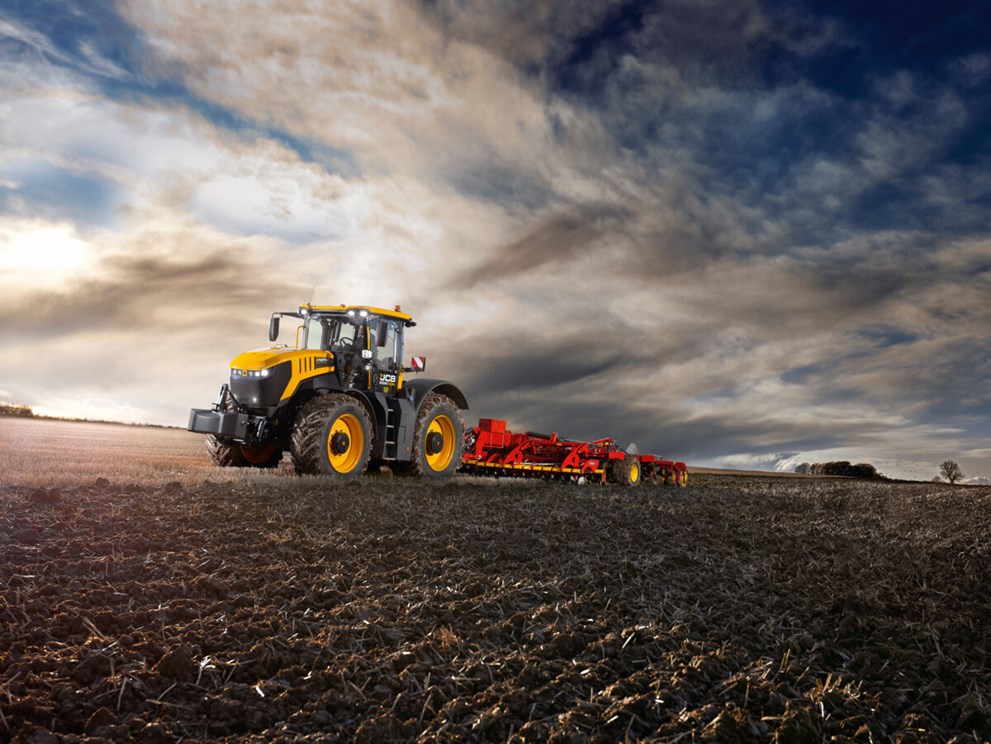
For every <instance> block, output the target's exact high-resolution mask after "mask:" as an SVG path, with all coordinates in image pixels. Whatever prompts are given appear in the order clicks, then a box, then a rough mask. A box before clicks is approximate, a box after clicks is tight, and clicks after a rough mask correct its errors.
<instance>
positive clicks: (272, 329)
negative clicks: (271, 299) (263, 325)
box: [268, 315, 279, 341]
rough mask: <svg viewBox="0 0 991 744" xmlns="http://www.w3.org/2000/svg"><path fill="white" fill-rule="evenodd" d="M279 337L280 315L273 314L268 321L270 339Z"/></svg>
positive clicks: (273, 339)
mask: <svg viewBox="0 0 991 744" xmlns="http://www.w3.org/2000/svg"><path fill="white" fill-rule="evenodd" d="M278 337H279V316H278V315H273V316H272V319H271V320H270V321H268V340H269V341H275V339H277V338H278Z"/></svg>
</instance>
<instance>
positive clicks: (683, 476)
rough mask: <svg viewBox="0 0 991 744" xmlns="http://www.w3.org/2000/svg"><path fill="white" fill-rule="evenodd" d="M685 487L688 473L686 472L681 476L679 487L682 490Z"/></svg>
mask: <svg viewBox="0 0 991 744" xmlns="http://www.w3.org/2000/svg"><path fill="white" fill-rule="evenodd" d="M687 485H688V471H687V470H686V471H684V472H683V473H682V474H681V486H682V488H684V487H685V486H687Z"/></svg>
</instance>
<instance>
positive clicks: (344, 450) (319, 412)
mask: <svg viewBox="0 0 991 744" xmlns="http://www.w3.org/2000/svg"><path fill="white" fill-rule="evenodd" d="M371 453H372V422H371V419H370V418H369V416H368V412H367V411H366V410H365V407H364V406H363V405H362V404H361V403H360V402H359V401H357V400H355V399H354V398H352V397H350V396H347V395H334V394H330V395H321V396H319V397H317V398H314V399H313V400H311V401H309V402H308V403H307V404H306V405H304V406H303V407H302V409H300V411H299V414H298V415H297V416H296V423H295V424H294V425H293V430H292V450H291V454H292V461H293V465H294V466H295V468H296V472H297V473H309V474H311V475H333V476H335V477H337V478H357V477H358V476H359V475H361V474H362V473H364V472H365V469H366V468H367V467H368V460H369V458H370V457H371Z"/></svg>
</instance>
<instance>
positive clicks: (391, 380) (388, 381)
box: [379, 375, 396, 385]
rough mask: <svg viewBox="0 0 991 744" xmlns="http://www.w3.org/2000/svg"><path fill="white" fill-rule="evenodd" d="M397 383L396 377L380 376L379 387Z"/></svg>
mask: <svg viewBox="0 0 991 744" xmlns="http://www.w3.org/2000/svg"><path fill="white" fill-rule="evenodd" d="M395 382H396V376H395V375H379V385H394V384H395Z"/></svg>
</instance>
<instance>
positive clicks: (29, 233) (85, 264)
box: [0, 222, 94, 286]
mask: <svg viewBox="0 0 991 744" xmlns="http://www.w3.org/2000/svg"><path fill="white" fill-rule="evenodd" d="M93 263H94V249H93V246H92V245H90V244H89V243H87V242H86V241H85V240H82V239H80V238H79V237H78V236H77V235H76V233H75V230H74V229H73V228H72V227H71V226H70V225H65V224H54V225H53V224H40V223H37V222H28V223H24V222H14V223H6V224H0V285H2V284H8V283H9V284H20V285H23V284H24V283H25V282H27V283H28V284H30V285H31V286H38V285H44V286H52V285H54V284H60V283H62V282H64V281H65V280H66V279H68V278H70V277H72V276H76V275H78V274H81V273H83V272H85V271H86V270H87V269H89V268H90V267H91V266H92V265H93Z"/></svg>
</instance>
